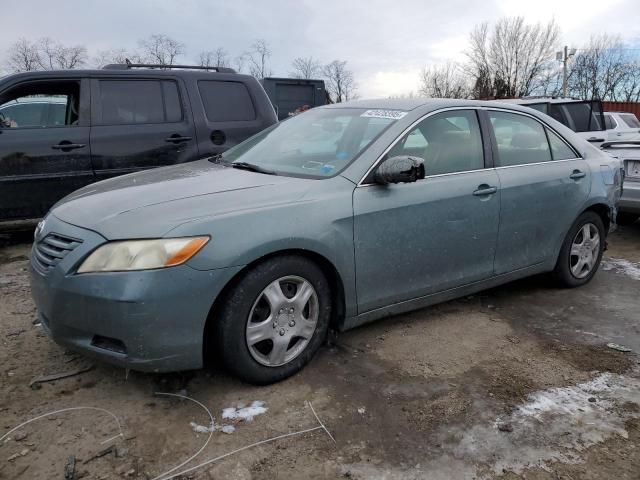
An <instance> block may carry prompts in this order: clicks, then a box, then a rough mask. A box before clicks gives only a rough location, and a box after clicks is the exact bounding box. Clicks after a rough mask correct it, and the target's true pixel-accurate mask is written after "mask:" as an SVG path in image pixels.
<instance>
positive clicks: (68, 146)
mask: <svg viewBox="0 0 640 480" xmlns="http://www.w3.org/2000/svg"><path fill="white" fill-rule="evenodd" d="M85 146H86V145H85V144H84V143H71V142H69V141H67V140H65V141H62V142H60V143H58V144H57V145H51V148H53V149H54V150H75V149H76V148H84V147H85Z"/></svg>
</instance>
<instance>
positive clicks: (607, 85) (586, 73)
mask: <svg viewBox="0 0 640 480" xmlns="http://www.w3.org/2000/svg"><path fill="white" fill-rule="evenodd" d="M567 83H568V88H569V92H570V93H571V95H574V96H577V97H580V98H583V99H586V100H591V99H600V100H614V101H615V100H620V99H624V98H629V97H631V98H633V96H634V93H633V92H634V90H637V87H634V86H633V84H634V75H633V61H632V59H631V58H629V55H628V50H627V49H626V48H625V45H624V43H623V42H622V40H621V39H620V37H619V36H610V35H607V34H603V35H597V36H593V37H591V40H590V41H589V43H588V44H587V45H586V46H585V48H582V49H580V50H579V52H578V54H577V55H576V56H575V57H574V58H573V59H572V62H571V65H570V70H569V75H568V79H567ZM630 86H631V89H629V87H630Z"/></svg>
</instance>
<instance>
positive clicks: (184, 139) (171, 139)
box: [164, 133, 193, 143]
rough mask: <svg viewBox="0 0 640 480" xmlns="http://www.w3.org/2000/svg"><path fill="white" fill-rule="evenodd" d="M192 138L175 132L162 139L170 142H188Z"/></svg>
mask: <svg viewBox="0 0 640 480" xmlns="http://www.w3.org/2000/svg"><path fill="white" fill-rule="evenodd" d="M192 138H193V137H183V136H182V135H178V134H177V133H175V134H173V135H171V136H170V137H167V138H165V139H164V141H165V142H170V143H181V142H188V141H189V140H191V139H192Z"/></svg>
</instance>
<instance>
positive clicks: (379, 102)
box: [321, 97, 531, 114]
mask: <svg viewBox="0 0 640 480" xmlns="http://www.w3.org/2000/svg"><path fill="white" fill-rule="evenodd" d="M501 103H502V102H497V101H494V100H490V101H486V100H465V99H453V98H428V97H421V98H420V97H419V98H378V99H368V100H350V101H348V102H341V103H334V104H331V105H325V106H324V107H321V108H364V109H371V110H378V109H380V110H404V111H410V110H415V109H418V108H419V109H421V110H424V111H431V110H440V109H442V108H449V107H486V108H508V109H510V110H516V111H520V112H525V113H528V114H531V109H530V108H528V107H521V106H519V105H518V104H514V103H502V104H501Z"/></svg>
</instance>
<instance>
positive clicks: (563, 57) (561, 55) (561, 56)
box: [556, 45, 576, 98]
mask: <svg viewBox="0 0 640 480" xmlns="http://www.w3.org/2000/svg"><path fill="white" fill-rule="evenodd" d="M575 54H576V49H575V48H572V49H571V51H569V47H567V46H566V45H565V46H564V49H563V50H562V51H561V52H556V60H559V61H561V62H562V97H563V98H566V96H567V62H568V61H569V58H571V57H573V56H574V55H575Z"/></svg>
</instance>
